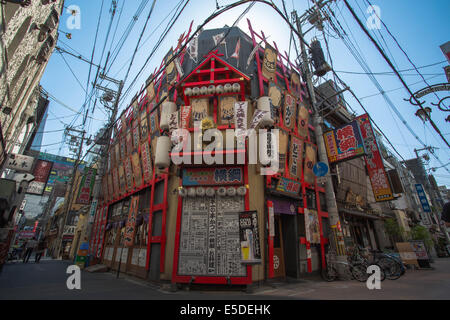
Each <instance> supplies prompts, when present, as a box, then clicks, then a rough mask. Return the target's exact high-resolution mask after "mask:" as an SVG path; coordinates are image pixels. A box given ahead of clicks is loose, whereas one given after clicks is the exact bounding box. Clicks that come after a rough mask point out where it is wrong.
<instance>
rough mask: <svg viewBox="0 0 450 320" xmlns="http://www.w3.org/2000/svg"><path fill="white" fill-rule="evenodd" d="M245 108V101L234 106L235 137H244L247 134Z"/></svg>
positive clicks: (246, 105)
mask: <svg viewBox="0 0 450 320" xmlns="http://www.w3.org/2000/svg"><path fill="white" fill-rule="evenodd" d="M247 108H248V103H247V101H240V102H236V103H235V104H234V114H235V117H234V121H235V128H236V136H237V137H239V136H241V135H245V134H246V132H247Z"/></svg>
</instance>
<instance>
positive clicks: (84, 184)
mask: <svg viewBox="0 0 450 320" xmlns="http://www.w3.org/2000/svg"><path fill="white" fill-rule="evenodd" d="M96 175H97V169H94V168H88V167H85V168H84V175H83V178H82V180H81V183H80V189H79V190H78V198H77V202H76V203H78V204H89V201H90V199H91V194H92V190H93V189H94V183H95V176H96Z"/></svg>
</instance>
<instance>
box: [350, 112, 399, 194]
mask: <svg viewBox="0 0 450 320" xmlns="http://www.w3.org/2000/svg"><path fill="white" fill-rule="evenodd" d="M356 120H357V121H358V124H359V129H360V130H361V136H362V138H363V140H364V146H365V149H366V156H365V160H366V166H367V170H368V172H369V178H370V182H371V184H372V190H373V194H374V196H375V201H387V200H392V199H394V197H393V196H392V190H391V186H390V185H389V180H388V177H387V174H386V170H385V168H384V164H383V159H382V158H381V154H380V150H379V149H378V145H377V141H376V139H375V134H374V132H373V129H372V125H371V124H370V119H369V116H368V115H367V114H363V115H362V116H359V117H358V118H356Z"/></svg>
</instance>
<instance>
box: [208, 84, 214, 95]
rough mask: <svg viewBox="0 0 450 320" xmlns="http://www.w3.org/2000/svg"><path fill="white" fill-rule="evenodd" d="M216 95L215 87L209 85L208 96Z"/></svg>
mask: <svg viewBox="0 0 450 320" xmlns="http://www.w3.org/2000/svg"><path fill="white" fill-rule="evenodd" d="M214 93H216V86H215V85H210V86H209V87H208V94H214Z"/></svg>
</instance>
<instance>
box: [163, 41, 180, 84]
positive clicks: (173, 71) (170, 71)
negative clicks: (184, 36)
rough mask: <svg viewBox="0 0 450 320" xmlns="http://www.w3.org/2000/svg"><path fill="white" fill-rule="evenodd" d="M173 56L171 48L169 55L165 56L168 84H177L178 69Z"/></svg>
mask: <svg viewBox="0 0 450 320" xmlns="http://www.w3.org/2000/svg"><path fill="white" fill-rule="evenodd" d="M172 58H173V49H172V48H170V50H169V52H168V53H167V55H166V56H165V57H164V63H165V65H166V76H167V84H168V85H169V86H171V85H173V84H175V82H176V81H177V76H178V71H177V68H176V66H175V62H174V61H173V60H172V61H170V60H171V59H172Z"/></svg>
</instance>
